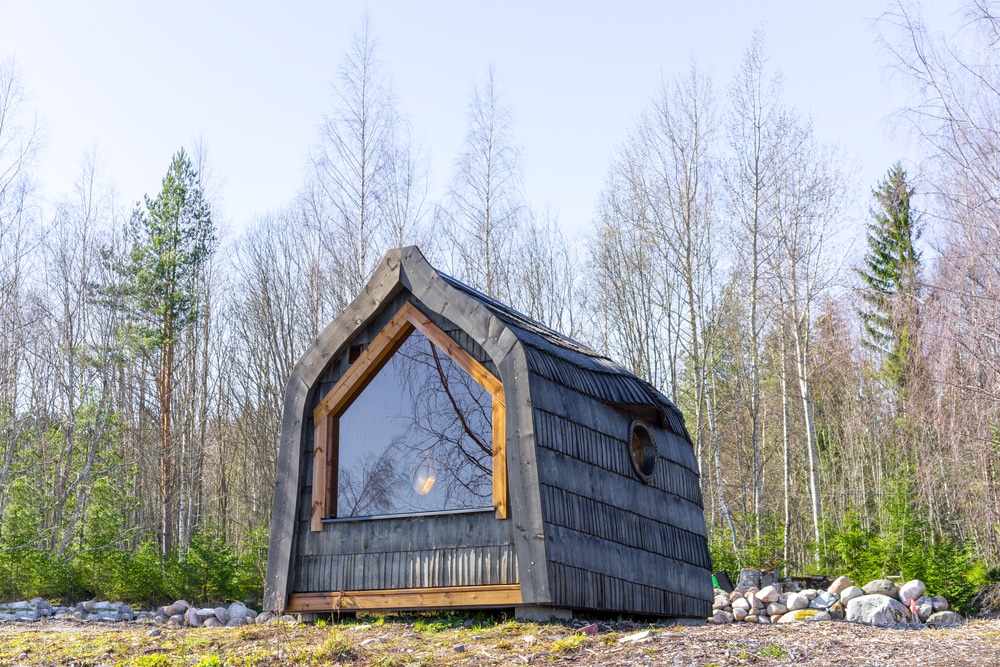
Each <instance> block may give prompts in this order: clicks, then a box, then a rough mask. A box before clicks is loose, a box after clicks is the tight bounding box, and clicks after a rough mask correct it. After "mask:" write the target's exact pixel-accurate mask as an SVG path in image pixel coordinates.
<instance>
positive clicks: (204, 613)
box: [194, 609, 215, 623]
mask: <svg viewBox="0 0 1000 667" xmlns="http://www.w3.org/2000/svg"><path fill="white" fill-rule="evenodd" d="M194 613H196V614H197V615H198V620H200V621H201V622H203V623H204V622H205V621H207V620H208V619H210V618H213V617H214V616H215V610H214V609H195V610H194Z"/></svg>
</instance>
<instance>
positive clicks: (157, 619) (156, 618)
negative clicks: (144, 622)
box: [153, 614, 170, 625]
mask: <svg viewBox="0 0 1000 667" xmlns="http://www.w3.org/2000/svg"><path fill="white" fill-rule="evenodd" d="M169 620H170V617H169V616H167V615H166V614H157V615H156V616H154V617H153V623H159V624H160V625H163V624H164V623H166V622H167V621H169Z"/></svg>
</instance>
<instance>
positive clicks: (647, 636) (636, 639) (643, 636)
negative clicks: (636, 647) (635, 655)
mask: <svg viewBox="0 0 1000 667" xmlns="http://www.w3.org/2000/svg"><path fill="white" fill-rule="evenodd" d="M652 639H653V633H652V632H650V631H649V630H643V631H642V632H636V633H635V634H631V635H628V636H627V637H622V638H621V639H619V640H618V643H619V644H645V643H646V642H648V641H652Z"/></svg>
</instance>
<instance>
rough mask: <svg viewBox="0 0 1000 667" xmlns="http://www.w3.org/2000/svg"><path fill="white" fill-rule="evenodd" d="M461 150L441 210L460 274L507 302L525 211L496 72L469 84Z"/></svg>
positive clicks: (515, 151) (508, 118)
mask: <svg viewBox="0 0 1000 667" xmlns="http://www.w3.org/2000/svg"><path fill="white" fill-rule="evenodd" d="M466 122H467V123H468V126H467V129H466V134H465V143H464V146H463V148H462V153H461V154H460V155H459V157H458V159H457V161H456V162H455V172H454V176H453V178H452V185H451V187H450V188H449V190H448V194H447V197H446V201H445V205H444V207H443V208H442V209H441V211H440V215H439V218H440V220H439V224H444V225H445V227H446V229H447V230H448V231H449V233H450V236H451V241H452V252H453V254H454V261H455V262H456V268H457V269H458V273H459V275H460V276H461V277H462V279H463V280H465V281H467V282H468V283H469V284H470V285H472V286H473V287H475V288H477V289H480V290H482V291H483V292H484V293H485V294H486V295H487V296H491V297H495V298H498V299H500V300H501V301H510V300H511V296H512V294H513V285H512V279H513V276H512V267H511V261H510V260H511V254H512V250H513V249H514V247H515V244H516V242H517V238H518V233H519V230H520V227H521V225H522V219H523V217H524V213H525V204H524V197H523V192H522V185H521V164H520V155H519V151H518V148H517V146H516V144H515V143H514V136H513V111H512V109H511V108H510V107H509V106H508V105H507V104H506V103H505V102H504V100H503V96H502V94H501V91H500V82H499V80H498V77H497V74H496V71H495V70H494V69H493V68H492V67H490V68H489V69H488V70H487V72H486V79H485V81H483V82H482V83H477V84H475V85H474V86H473V89H472V93H471V95H470V97H469V108H468V111H467V113H466Z"/></svg>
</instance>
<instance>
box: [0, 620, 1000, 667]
mask: <svg viewBox="0 0 1000 667" xmlns="http://www.w3.org/2000/svg"><path fill="white" fill-rule="evenodd" d="M597 626H598V630H599V632H598V633H597V634H594V635H589V636H588V635H581V634H580V633H579V632H578V631H576V630H575V629H574V628H573V627H570V626H568V625H562V624H534V623H520V622H516V621H506V620H503V619H499V618H494V619H489V618H486V619H480V618H472V619H465V620H464V622H463V619H461V618H458V617H444V618H442V617H436V618H435V617H427V618H407V619H398V620H396V619H382V620H377V619H370V620H367V621H366V620H365V619H362V620H359V621H345V622H343V623H333V624H329V625H324V624H322V623H321V624H319V625H297V624H284V623H273V624H266V625H255V626H245V627H240V628H218V629H169V628H162V629H161V630H160V634H159V635H158V636H149V635H148V634H147V633H149V632H150V630H151V629H152V628H153V627H154V626H152V625H148V624H139V623H120V624H81V623H73V622H65V621H64V622H52V621H45V622H40V623H34V624H8V625H2V626H0V667H7V666H12V667H13V666H14V665H25V666H27V665H45V666H46V667H47V666H49V665H76V666H78V667H84V666H88V667H91V666H92V667H96V666H98V665H101V666H103V665H109V666H111V665H114V666H127V665H136V666H137V667H173V666H175V665H176V666H178V667H179V666H184V667H190V666H198V665H200V666H201V667H210V666H215V667H218V666H219V665H226V666H227V667H242V666H246V667H250V666H262V667H266V666H271V665H274V666H278V665H327V664H353V665H382V666H392V665H408V664H416V665H527V664H535V665H541V664H548V663H573V664H576V665H646V664H650V665H697V666H699V667H706V666H709V665H715V666H718V667H722V666H723V665H727V666H728V665H781V664H794V665H801V664H805V665H815V666H817V667H819V666H827V665H829V666H834V665H835V666H837V667H854V666H861V665H872V666H876V665H878V666H881V665H886V666H888V665H899V666H900V667H903V666H905V667H915V666H918V665H919V666H921V667H936V666H938V665H941V666H956V667H958V666H964V665H977V666H979V665H998V666H1000V621H998V620H978V621H972V622H969V623H967V624H965V625H962V626H959V627H955V628H947V629H932V628H919V629H904V628H873V627H868V626H862V625H857V624H853V623H846V622H822V623H808V624H803V623H796V624H786V625H749V624H743V623H740V624H733V625H728V626H712V625H694V626H687V625H659V624H654V625H650V624H643V623H628V622H626V623H605V622H600V621H599V622H598V623H597ZM647 630H648V631H649V636H648V637H644V636H640V637H639V638H636V639H634V640H633V641H626V642H622V641H621V640H622V639H625V638H627V637H630V636H634V635H636V634H638V633H643V635H644V634H645V632H646V631H647Z"/></svg>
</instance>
